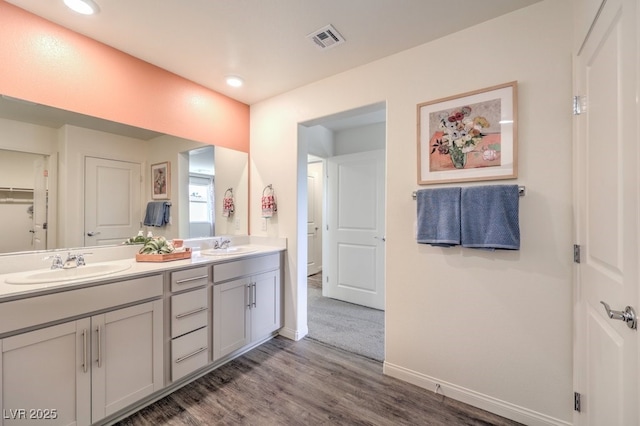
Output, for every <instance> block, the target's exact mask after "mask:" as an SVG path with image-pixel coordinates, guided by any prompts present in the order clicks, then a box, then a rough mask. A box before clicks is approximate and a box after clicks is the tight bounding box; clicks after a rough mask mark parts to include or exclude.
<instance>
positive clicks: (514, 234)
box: [461, 185, 520, 250]
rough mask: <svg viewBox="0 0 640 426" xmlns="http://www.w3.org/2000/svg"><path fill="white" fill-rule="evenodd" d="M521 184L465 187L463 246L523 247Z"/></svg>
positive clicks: (462, 205) (462, 223)
mask: <svg viewBox="0 0 640 426" xmlns="http://www.w3.org/2000/svg"><path fill="white" fill-rule="evenodd" d="M519 203H520V193H519V191H518V185H487V186H471V187H465V188H463V189H462V196H461V209H462V220H461V228H462V246H463V247H471V248H480V249H485V250H495V249H506V250H519V249H520V222H519V218H518V214H519Z"/></svg>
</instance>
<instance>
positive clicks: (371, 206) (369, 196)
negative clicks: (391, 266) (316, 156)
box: [323, 150, 385, 309]
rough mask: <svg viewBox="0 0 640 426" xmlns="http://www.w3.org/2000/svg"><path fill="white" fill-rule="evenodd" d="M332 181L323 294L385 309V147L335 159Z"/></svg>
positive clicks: (330, 172) (331, 167)
mask: <svg viewBox="0 0 640 426" xmlns="http://www.w3.org/2000/svg"><path fill="white" fill-rule="evenodd" d="M327 180H328V187H329V188H328V205H327V216H328V221H327V225H328V231H327V236H328V244H327V252H326V255H325V256H324V259H325V269H324V270H325V271H326V274H325V275H326V277H325V282H324V283H323V295H324V296H327V297H331V298H334V299H339V300H344V301H346V302H350V303H356V304H358V305H363V306H368V307H371V308H376V309H384V198H385V188H384V150H379V151H368V152H360V153H357V154H349V155H342V156H338V157H333V158H331V159H329V162H328V179H327ZM325 289H326V290H325Z"/></svg>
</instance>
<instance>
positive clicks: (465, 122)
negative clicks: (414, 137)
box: [418, 82, 517, 184]
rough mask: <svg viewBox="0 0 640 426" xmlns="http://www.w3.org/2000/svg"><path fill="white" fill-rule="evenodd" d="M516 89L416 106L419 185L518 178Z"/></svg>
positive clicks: (500, 88) (485, 91) (503, 87)
mask: <svg viewBox="0 0 640 426" xmlns="http://www.w3.org/2000/svg"><path fill="white" fill-rule="evenodd" d="M515 88H516V83H515V82H513V83H508V84H506V85H501V86H495V87H492V88H489V89H483V90H480V91H476V92H471V93H466V94H463V95H458V96H454V97H451V98H446V99H439V100H437V101H433V102H427V103H423V104H419V105H418V130H419V132H418V133H419V134H418V138H419V140H418V166H419V167H418V183H419V184H429V183H441V182H456V181H472V180H491V179H509V178H515V177H516V176H517V173H516V156H515V154H516V137H515V136H516V133H515V126H516V120H515V118H516V117H515V114H516V108H515V105H516V104H515V99H516V96H515Z"/></svg>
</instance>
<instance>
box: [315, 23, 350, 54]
mask: <svg viewBox="0 0 640 426" xmlns="http://www.w3.org/2000/svg"><path fill="white" fill-rule="evenodd" d="M307 38H308V39H311V40H313V42H314V43H315V45H316V46H318V48H319V49H328V48H330V47H334V46H337V45H339V44H342V43H344V37H342V36H341V35H340V33H339V32H338V30H336V29H335V28H333V25H327V26H326V27H324V28H320V29H319V30H317V31H314V32H312V33H311V34H309V35H308V36H307Z"/></svg>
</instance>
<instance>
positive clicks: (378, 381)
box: [119, 337, 518, 426]
mask: <svg viewBox="0 0 640 426" xmlns="http://www.w3.org/2000/svg"><path fill="white" fill-rule="evenodd" d="M517 424H518V423H515V422H512V421H510V420H507V419H504V418H501V417H498V416H496V415H493V414H491V413H487V412H485V411H482V410H478V409H476V408H473V407H471V406H468V405H465V404H462V403H460V402H457V401H454V400H450V399H447V398H444V397H443V396H442V395H436V394H435V393H433V392H431V391H427V390H425V389H422V388H419V387H417V386H414V385H411V384H408V383H405V382H402V381H400V380H397V379H394V378H392V377H389V376H385V375H383V374H382V364H381V363H379V362H377V361H373V360H370V359H368V358H364V357H360V356H358V355H355V354H352V353H350V352H346V351H343V350H340V349H336V348H333V347H330V346H326V345H324V344H322V343H319V342H316V341H312V340H308V339H302V340H300V341H298V342H294V341H291V340H288V339H285V338H282V337H277V338H275V339H272V340H270V341H269V342H267V343H265V344H263V345H261V346H260V347H258V348H255V349H253V350H252V351H250V352H248V353H246V354H244V355H243V356H241V357H238V358H236V359H235V360H233V361H231V362H229V363H227V364H225V365H223V366H222V367H220V368H218V369H217V370H215V371H213V372H211V373H209V374H208V375H206V376H204V377H202V378H200V379H198V380H196V381H194V382H192V383H190V384H189V385H187V386H185V387H183V388H182V389H180V390H178V391H176V392H174V393H173V394H171V395H169V396H167V397H166V398H164V399H162V400H160V401H157V402H156V403H154V404H152V405H150V406H148V407H146V408H144V409H142V410H141V411H139V412H138V413H136V414H134V415H132V416H131V417H128V418H126V419H124V420H122V421H121V422H120V423H119V425H121V426H128V425H145V426H146V425H153V426H157V425H446V426H456V425H517Z"/></svg>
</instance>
